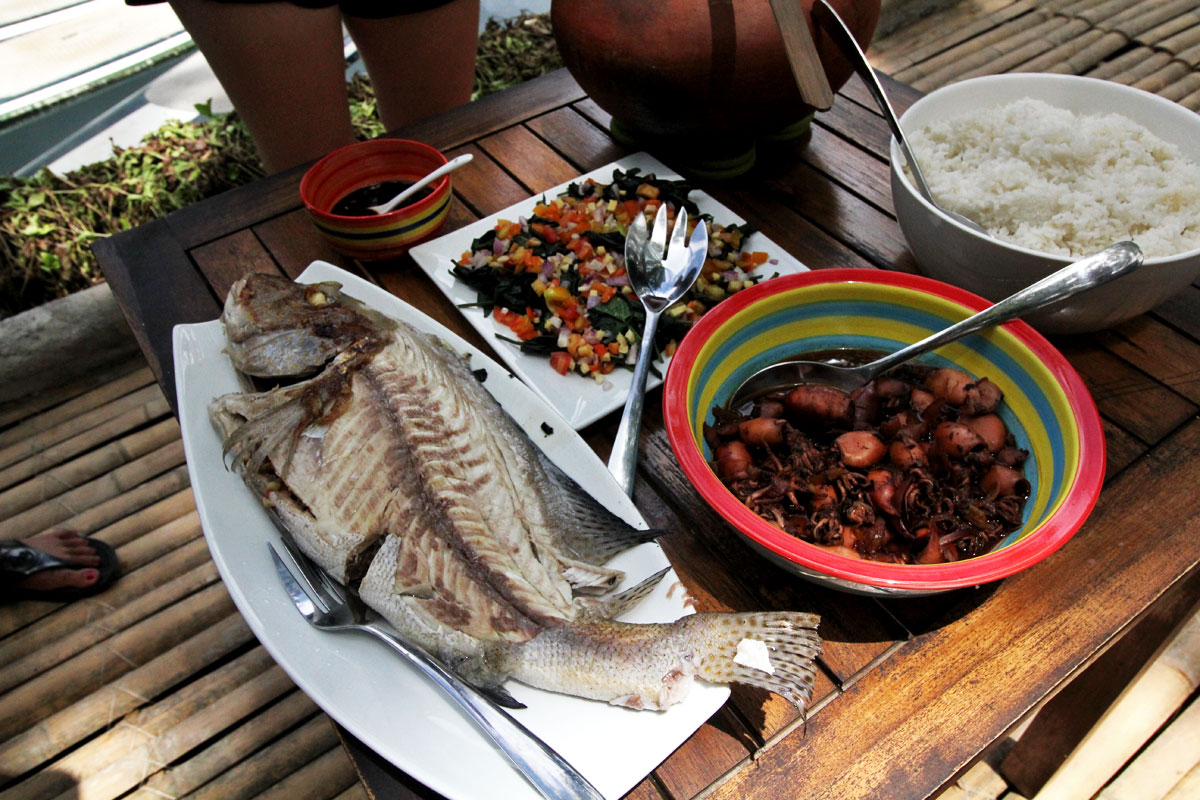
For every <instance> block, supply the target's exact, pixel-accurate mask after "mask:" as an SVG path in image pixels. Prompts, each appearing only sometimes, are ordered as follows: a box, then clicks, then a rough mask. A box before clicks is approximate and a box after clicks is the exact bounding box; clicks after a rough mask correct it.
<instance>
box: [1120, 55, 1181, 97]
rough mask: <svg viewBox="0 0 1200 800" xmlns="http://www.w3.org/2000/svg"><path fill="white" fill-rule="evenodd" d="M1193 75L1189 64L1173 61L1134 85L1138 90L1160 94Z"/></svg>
mask: <svg viewBox="0 0 1200 800" xmlns="http://www.w3.org/2000/svg"><path fill="white" fill-rule="evenodd" d="M1190 74H1191V70H1190V69H1189V68H1188V66H1187V64H1183V63H1180V62H1179V61H1171V62H1169V63H1167V64H1165V65H1164V66H1163V68H1162V69H1160V70H1157V71H1155V72H1152V73H1151V74H1149V75H1147V76H1146V77H1144V78H1142V79H1141V80H1139V81H1138V82H1137V83H1135V84H1133V86H1134V88H1136V89H1144V90H1145V91H1147V92H1160V91H1162V90H1164V89H1166V88H1167V87H1169V86H1170V85H1171V84H1173V83H1175V82H1176V81H1181V80H1183V79H1184V78H1185V77H1187V76H1188V75H1190Z"/></svg>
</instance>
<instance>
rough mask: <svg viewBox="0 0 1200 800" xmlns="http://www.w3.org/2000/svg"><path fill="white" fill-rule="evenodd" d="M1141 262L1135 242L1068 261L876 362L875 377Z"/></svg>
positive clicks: (1120, 273) (1075, 292)
mask: <svg viewBox="0 0 1200 800" xmlns="http://www.w3.org/2000/svg"><path fill="white" fill-rule="evenodd" d="M1141 264H1142V251H1141V248H1139V247H1138V246H1137V245H1136V244H1134V243H1133V242H1117V243H1116V244H1114V245H1111V246H1109V247H1106V248H1105V249H1103V250H1101V251H1100V252H1099V253H1096V254H1094V255H1090V256H1088V257H1087V258H1084V259H1081V260H1079V261H1076V262H1075V263H1074V264H1068V265H1067V266H1065V267H1063V268H1062V269H1060V270H1058V271H1057V272H1055V273H1053V274H1051V275H1048V276H1046V277H1045V278H1042V279H1041V280H1040V281H1038V282H1037V283H1034V284H1031V285H1029V286H1026V287H1025V288H1024V289H1022V290H1021V291H1019V292H1017V293H1016V294H1013V295H1011V296H1009V297H1007V298H1005V299H1004V300H1001V301H1000V302H999V303H996V304H995V305H994V306H990V307H988V308H985V309H984V310H983V311H980V312H979V313H978V314H973V315H971V316H969V317H967V318H966V319H964V320H963V321H961V322H958V323H955V324H954V325H951V326H950V327H949V328H946V329H945V330H941V331H938V332H937V333H935V334H933V335H932V336H930V337H928V338H925V339H922V340H921V341H919V342H916V343H914V344H910V345H909V346H908V347H905V348H903V349H901V350H897V351H896V352H895V353H892V354H891V355H887V356H884V357H883V358H881V359H879V360H878V361H874V362H872V363H871V364H870V370H869V371H870V372H871V374H872V377H873V376H875V375H879V374H882V373H883V372H886V371H887V370H889V369H891V368H892V367H894V366H896V365H897V364H900V363H903V362H905V361H907V360H909V359H910V358H913V357H915V356H919V355H921V354H922V353H927V352H929V351H930V350H934V349H936V348H938V347H941V346H942V345H944V344H947V343H949V342H953V341H955V340H957V339H961V338H962V337H964V336H967V335H968V334H972V333H975V332H976V331H979V330H982V329H984V328H988V327H990V326H992V325H999V324H1000V323H1001V322H1008V321H1009V320H1012V319H1016V318H1018V317H1021V316H1024V315H1025V314H1028V313H1029V312H1031V311H1036V310H1037V309H1039V308H1043V307H1045V306H1048V305H1050V304H1051V303H1055V302H1057V301H1059V300H1062V299H1064V298H1067V297H1070V296H1072V295H1074V294H1078V293H1079V292H1082V291H1084V290H1086V289H1092V288H1095V287H1097V286H1101V285H1103V284H1105V283H1108V282H1109V281H1111V280H1113V279H1114V278H1119V277H1120V276H1122V275H1124V274H1125V273H1127V272H1132V271H1133V270H1135V269H1137V268H1138V267H1140V266H1141Z"/></svg>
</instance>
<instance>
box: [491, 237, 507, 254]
mask: <svg viewBox="0 0 1200 800" xmlns="http://www.w3.org/2000/svg"><path fill="white" fill-rule="evenodd" d="M507 249H508V239H497V240H496V241H494V242H492V255H497V256H499V255H503V254H504V251H505V250H507Z"/></svg>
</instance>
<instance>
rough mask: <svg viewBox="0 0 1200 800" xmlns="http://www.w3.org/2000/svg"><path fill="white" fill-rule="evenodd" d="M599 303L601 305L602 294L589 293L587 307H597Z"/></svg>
mask: <svg viewBox="0 0 1200 800" xmlns="http://www.w3.org/2000/svg"><path fill="white" fill-rule="evenodd" d="M598 305H600V295H598V294H589V295H588V299H587V307H588V308H595V307H596V306H598Z"/></svg>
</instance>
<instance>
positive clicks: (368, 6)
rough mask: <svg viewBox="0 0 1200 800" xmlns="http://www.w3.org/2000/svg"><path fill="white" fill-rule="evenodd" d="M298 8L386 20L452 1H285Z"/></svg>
mask: <svg viewBox="0 0 1200 800" xmlns="http://www.w3.org/2000/svg"><path fill="white" fill-rule="evenodd" d="M166 1H167V0H125V4H126V5H131V6H148V5H152V4H154V3H165V2H166ZM215 1H216V2H218V3H229V4H231V5H255V4H258V3H269V2H275V0H215ZM286 2H289V3H291V4H292V5H294V6H299V7H300V8H329V7H330V6H337V7H338V8H340V9H341V10H342V13H343V14H345V15H346V16H348V17H361V18H363V19H388V18H390V17H401V16H404V15H405V14H416V13H419V12H421V11H429V10H430V9H432V8H439V7H441V6H444V5H449V4H450V3H451V2H453V0H400V1H399V2H395V0H393V2H390V3H387V2H380V1H379V0H340V2H339V1H338V0H286Z"/></svg>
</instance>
